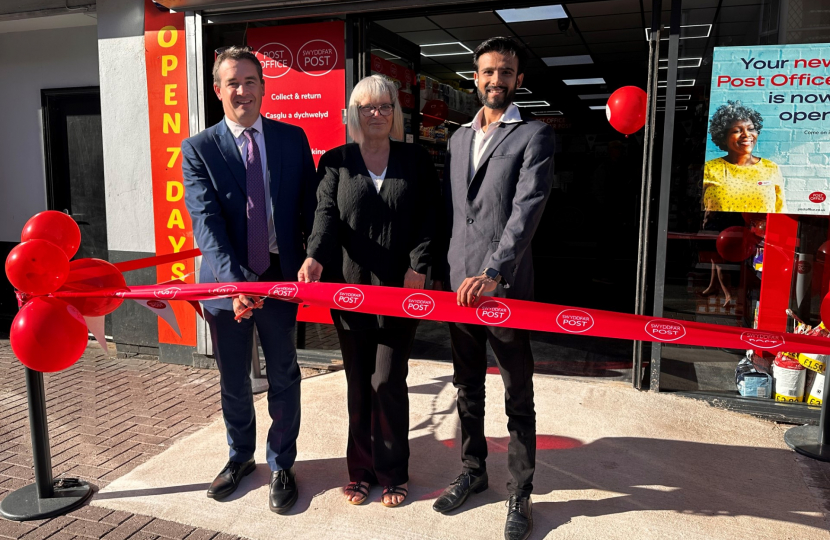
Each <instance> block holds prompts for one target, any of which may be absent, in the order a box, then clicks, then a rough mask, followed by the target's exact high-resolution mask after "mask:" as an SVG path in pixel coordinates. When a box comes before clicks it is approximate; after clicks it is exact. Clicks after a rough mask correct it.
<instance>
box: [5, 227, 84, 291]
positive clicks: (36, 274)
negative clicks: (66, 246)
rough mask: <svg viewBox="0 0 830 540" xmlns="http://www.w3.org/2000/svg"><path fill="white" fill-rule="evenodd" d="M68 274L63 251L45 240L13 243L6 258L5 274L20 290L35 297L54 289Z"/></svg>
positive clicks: (66, 261) (67, 263) (67, 264)
mask: <svg viewBox="0 0 830 540" xmlns="http://www.w3.org/2000/svg"><path fill="white" fill-rule="evenodd" d="M68 275H69V259H67V257H66V253H64V252H63V251H62V250H61V248H59V247H58V246H56V245H55V244H53V243H51V242H47V241H46V240H29V241H28V242H23V243H22V244H17V245H16V246H15V247H14V248H13V249H12V250H11V252H10V253H9V256H8V257H6V277H7V278H9V281H10V282H11V284H12V285H14V287H15V288H16V289H17V290H19V291H23V292H24V293H28V294H31V295H35V296H38V295H42V294H49V293H51V292H55V291H56V290H58V289H59V288H60V286H61V285H63V282H64V281H66V277H67V276H68Z"/></svg>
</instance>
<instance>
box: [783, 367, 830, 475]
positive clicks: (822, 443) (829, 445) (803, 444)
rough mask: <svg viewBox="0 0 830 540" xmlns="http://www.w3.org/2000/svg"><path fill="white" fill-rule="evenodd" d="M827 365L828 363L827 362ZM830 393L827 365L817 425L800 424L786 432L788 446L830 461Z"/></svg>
mask: <svg viewBox="0 0 830 540" xmlns="http://www.w3.org/2000/svg"><path fill="white" fill-rule="evenodd" d="M825 366H826V364H825ZM829 395H830V373H828V370H827V369H826V367H825V370H824V390H823V392H822V394H821V416H820V417H819V422H818V425H817V426H798V427H794V428H791V429H790V430H788V431H787V432H786V433H785V434H784V442H786V443H787V446H789V447H790V448H792V449H793V450H795V451H796V452H798V453H799V454H803V455H805V456H808V457H811V458H813V459H818V460H819V461H830V418H828V412H827V400H828V396H829Z"/></svg>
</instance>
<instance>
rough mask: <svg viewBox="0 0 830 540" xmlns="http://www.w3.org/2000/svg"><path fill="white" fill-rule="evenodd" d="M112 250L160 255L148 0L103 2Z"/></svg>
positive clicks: (102, 67) (100, 20)
mask: <svg viewBox="0 0 830 540" xmlns="http://www.w3.org/2000/svg"><path fill="white" fill-rule="evenodd" d="M97 13H98V38H99V42H98V53H99V63H100V73H101V123H102V128H103V132H104V176H105V178H106V197H107V243H108V244H109V250H110V251H130V252H135V251H138V252H155V250H156V249H155V245H156V244H155V236H154V229H153V191H152V190H153V177H152V169H151V163H150V125H149V113H148V109H147V69H146V65H145V61H144V2H139V1H137V0H98V4H97Z"/></svg>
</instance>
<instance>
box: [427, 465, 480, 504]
mask: <svg viewBox="0 0 830 540" xmlns="http://www.w3.org/2000/svg"><path fill="white" fill-rule="evenodd" d="M487 482H488V479H487V471H484V472H483V473H482V474H481V475H474V474H472V473H470V472H463V473H461V474H460V475H459V476H458V478H456V479H455V480H454V481H453V483H452V484H450V485H449V487H448V488H447V489H445V490H444V492H443V493H442V494H441V495H440V496H439V497H438V498H437V499H435V503H433V505H432V509H433V510H435V511H436V512H441V513H442V514H446V513H447V512H451V511H453V510H455V509H456V508H458V507H459V506H461V505H462V504H464V501H466V500H467V497H469V496H470V493H481V492H482V491H484V490H485V489H487V487H488V485H487Z"/></svg>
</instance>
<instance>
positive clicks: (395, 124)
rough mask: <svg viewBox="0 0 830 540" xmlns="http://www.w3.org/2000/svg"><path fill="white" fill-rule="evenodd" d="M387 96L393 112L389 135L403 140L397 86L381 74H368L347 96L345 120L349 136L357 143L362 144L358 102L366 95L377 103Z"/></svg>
mask: <svg viewBox="0 0 830 540" xmlns="http://www.w3.org/2000/svg"><path fill="white" fill-rule="evenodd" d="M387 95H388V96H389V99H390V101H391V102H392V106H393V107H394V112H393V113H392V129H391V130H390V131H389V136H390V137H391V138H393V139H395V140H398V141H402V140H403V111H401V105H400V103H398V87H397V86H395V83H393V82H392V81H390V80H389V79H387V78H386V77H383V76H382V75H370V76H369V77H365V78H363V79H361V80H360V82H358V83H357V84H356V85H355V87H354V90H352V95H351V96H350V97H349V109H348V111H347V112H346V122H347V126H348V128H349V136H350V137H351V138H352V139H353V140H354V142H356V143H357V144H363V140H364V136H363V128H362V127H361V126H360V110H359V107H360V102H361V101H363V100H364V99H366V98H367V97H368V98H369V99H370V100H371V101H372V102H375V103H377V102H378V101H380V100H382V99H384V98H385V97H386V96H387Z"/></svg>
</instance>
